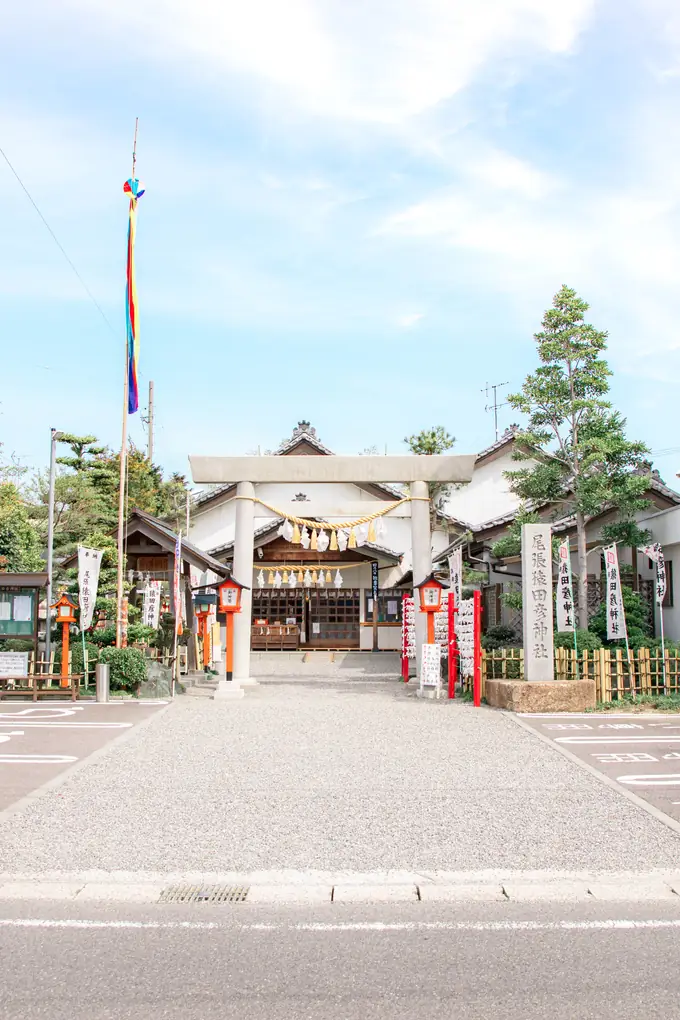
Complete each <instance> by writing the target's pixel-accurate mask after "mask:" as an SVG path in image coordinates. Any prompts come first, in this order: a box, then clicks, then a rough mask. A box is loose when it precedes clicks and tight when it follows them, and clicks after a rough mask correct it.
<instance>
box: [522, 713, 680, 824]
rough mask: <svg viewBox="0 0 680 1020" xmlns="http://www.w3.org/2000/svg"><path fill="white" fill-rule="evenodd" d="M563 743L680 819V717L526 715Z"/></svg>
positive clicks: (537, 727)
mask: <svg viewBox="0 0 680 1020" xmlns="http://www.w3.org/2000/svg"><path fill="white" fill-rule="evenodd" d="M521 718H522V719H523V720H524V722H525V723H526V724H527V725H528V726H531V728H532V729H534V730H536V731H537V732H538V733H542V734H543V735H544V736H546V737H548V738H549V739H550V740H551V741H553V743H555V744H556V745H557V746H558V747H560V748H564V749H566V750H568V751H570V752H571V753H572V754H574V755H576V757H577V758H579V759H580V760H581V761H584V762H586V763H587V764H588V765H590V766H591V767H592V768H594V769H596V770H597V771H598V772H601V773H602V774H603V775H605V776H608V777H609V778H610V779H612V780H614V781H615V782H616V783H617V784H618V785H619V786H621V787H622V788H623V789H626V790H630V791H631V792H632V793H636V794H637V795H638V797H641V798H642V799H643V800H646V801H648V802H649V803H650V804H653V805H654V806H655V807H657V808H659V809H660V810H661V811H663V812H664V813H665V814H667V815H670V817H671V818H674V819H675V820H676V821H678V822H680V716H677V715H670V714H669V715H659V714H658V713H657V714H655V715H632V714H631V713H629V712H628V713H621V714H619V715H614V714H611V715H610V714H607V715H600V714H598V715H593V714H587V715H569V716H565V715H554V716H536V715H523V716H522V717H521Z"/></svg>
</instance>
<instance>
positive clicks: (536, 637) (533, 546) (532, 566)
mask: <svg viewBox="0 0 680 1020" xmlns="http://www.w3.org/2000/svg"><path fill="white" fill-rule="evenodd" d="M522 609H523V612H522V615H523V618H524V675H525V677H526V679H527V680H528V681H532V680H534V681H543V680H554V679H555V662H554V643H553V587H552V543H551V530H550V525H549V524H524V525H522Z"/></svg>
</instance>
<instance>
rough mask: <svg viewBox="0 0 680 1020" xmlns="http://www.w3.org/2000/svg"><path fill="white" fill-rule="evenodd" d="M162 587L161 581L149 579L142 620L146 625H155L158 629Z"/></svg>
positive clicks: (155, 628) (154, 627)
mask: <svg viewBox="0 0 680 1020" xmlns="http://www.w3.org/2000/svg"><path fill="white" fill-rule="evenodd" d="M161 588H162V582H161V581H149V582H148V584H147V586H146V591H145V592H144V607H143V609H142V620H143V621H144V626H145V627H153V629H154V630H158V622H159V620H160V614H161Z"/></svg>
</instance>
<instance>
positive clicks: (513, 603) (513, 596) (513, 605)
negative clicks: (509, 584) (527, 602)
mask: <svg viewBox="0 0 680 1020" xmlns="http://www.w3.org/2000/svg"><path fill="white" fill-rule="evenodd" d="M501 602H502V603H503V605H504V606H507V607H508V609H515V610H516V611H517V612H518V613H521V612H522V604H523V603H522V589H521V588H513V589H512V590H511V591H504V592H501Z"/></svg>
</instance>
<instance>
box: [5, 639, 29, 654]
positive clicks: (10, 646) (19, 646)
mask: <svg viewBox="0 0 680 1020" xmlns="http://www.w3.org/2000/svg"><path fill="white" fill-rule="evenodd" d="M32 651H33V640H32V638H19V637H14V638H3V639H0V652H32Z"/></svg>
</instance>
